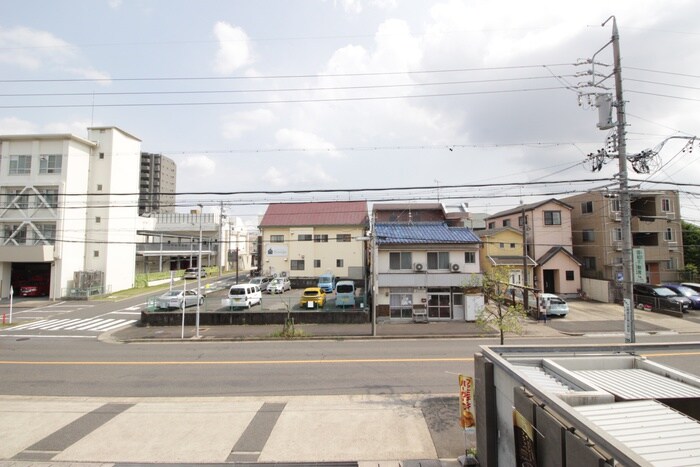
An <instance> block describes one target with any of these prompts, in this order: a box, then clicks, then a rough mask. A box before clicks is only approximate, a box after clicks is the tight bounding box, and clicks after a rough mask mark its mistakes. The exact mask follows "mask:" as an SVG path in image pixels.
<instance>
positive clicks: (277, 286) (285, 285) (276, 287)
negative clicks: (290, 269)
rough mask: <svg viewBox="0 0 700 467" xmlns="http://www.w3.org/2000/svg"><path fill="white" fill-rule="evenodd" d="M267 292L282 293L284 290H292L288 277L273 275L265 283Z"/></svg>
mask: <svg viewBox="0 0 700 467" xmlns="http://www.w3.org/2000/svg"><path fill="white" fill-rule="evenodd" d="M266 290H267V293H284V291H285V290H292V283H291V282H290V281H289V278H288V277H275V278H274V279H272V280H271V281H270V283H269V284H267V289H266Z"/></svg>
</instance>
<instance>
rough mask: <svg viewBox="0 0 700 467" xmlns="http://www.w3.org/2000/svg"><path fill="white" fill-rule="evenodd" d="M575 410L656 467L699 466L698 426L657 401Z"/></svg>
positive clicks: (699, 428)
mask: <svg viewBox="0 0 700 467" xmlns="http://www.w3.org/2000/svg"><path fill="white" fill-rule="evenodd" d="M576 410H577V411H578V412H580V413H581V414H582V415H584V416H585V417H587V418H588V419H589V420H591V421H592V422H593V423H595V424H596V425H597V426H599V427H600V428H602V429H603V430H605V431H606V432H608V433H610V434H611V435H612V436H614V437H615V438H617V439H618V440H619V441H621V442H623V443H624V444H626V445H627V446H628V447H629V448H630V449H631V450H633V451H634V452H636V453H637V454H639V455H640V456H641V457H643V458H644V459H646V460H648V461H649V462H650V463H652V464H653V465H655V466H700V423H698V422H697V421H696V420H694V419H692V418H690V417H688V416H686V415H683V414H682V413H680V412H677V411H675V410H673V409H671V408H670V407H668V406H666V405H664V404H662V403H660V402H658V401H653V400H644V401H633V402H616V403H613V404H599V405H584V406H578V407H576Z"/></svg>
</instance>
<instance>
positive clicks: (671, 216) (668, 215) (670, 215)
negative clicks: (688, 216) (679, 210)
mask: <svg viewBox="0 0 700 467" xmlns="http://www.w3.org/2000/svg"><path fill="white" fill-rule="evenodd" d="M675 218H676V213H675V212H667V213H666V219H668V220H670V221H672V220H674V219H675Z"/></svg>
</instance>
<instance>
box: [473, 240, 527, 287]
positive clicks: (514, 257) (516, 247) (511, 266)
mask: <svg viewBox="0 0 700 467" xmlns="http://www.w3.org/2000/svg"><path fill="white" fill-rule="evenodd" d="M477 234H478V235H479V238H480V239H481V242H482V243H481V249H480V250H479V262H480V263H481V269H482V271H483V272H484V273H488V272H489V271H490V270H491V269H493V268H495V267H499V266H503V267H506V268H508V271H509V278H508V281H509V282H510V283H511V284H515V285H523V284H524V278H525V276H526V275H527V277H534V272H535V269H534V268H535V266H536V265H537V263H535V260H533V259H532V258H530V257H529V256H528V257H527V259H526V260H524V258H525V256H523V233H522V231H520V230H518V229H515V228H513V227H500V228H496V229H492V230H482V231H480V232H477ZM525 261H527V262H525ZM525 265H527V269H525V267H524V266H525ZM524 272H525V274H524ZM528 282H530V281H528Z"/></svg>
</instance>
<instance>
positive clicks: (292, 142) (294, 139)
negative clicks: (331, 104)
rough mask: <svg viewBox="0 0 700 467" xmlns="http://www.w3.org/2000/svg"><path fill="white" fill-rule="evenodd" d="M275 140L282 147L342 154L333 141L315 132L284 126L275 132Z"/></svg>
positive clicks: (333, 154)
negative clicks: (330, 141)
mask: <svg viewBox="0 0 700 467" xmlns="http://www.w3.org/2000/svg"><path fill="white" fill-rule="evenodd" d="M275 141H276V142H277V144H278V145H279V146H280V147H283V148H289V149H299V150H302V151H304V152H307V153H309V154H324V155H329V156H340V153H339V152H338V151H337V150H336V149H335V146H334V145H333V144H332V143H329V142H328V141H326V140H324V139H323V138H321V137H320V136H318V135H315V134H313V133H309V132H305V131H301V130H292V129H289V128H282V129H280V130H277V132H276V133H275Z"/></svg>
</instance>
